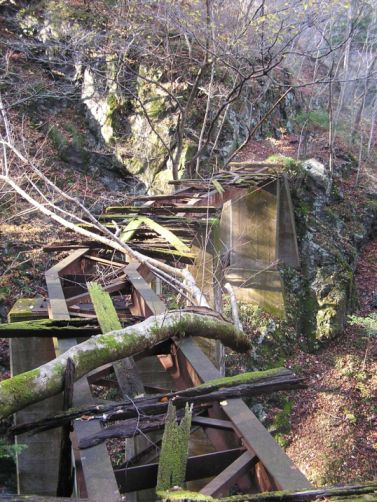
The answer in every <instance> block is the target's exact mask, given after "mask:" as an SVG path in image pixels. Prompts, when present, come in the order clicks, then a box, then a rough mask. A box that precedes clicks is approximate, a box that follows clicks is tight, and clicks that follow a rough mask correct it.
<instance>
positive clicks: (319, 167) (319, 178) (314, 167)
mask: <svg viewBox="0 0 377 502" xmlns="http://www.w3.org/2000/svg"><path fill="white" fill-rule="evenodd" d="M303 168H304V171H305V172H306V174H307V181H308V182H309V183H313V187H315V188H317V189H319V190H321V191H323V192H325V194H327V193H328V191H329V189H330V187H331V179H330V175H329V174H330V173H329V172H328V170H327V169H326V167H325V166H324V164H322V163H321V162H319V161H318V160H316V159H309V160H306V161H305V162H304V163H303Z"/></svg>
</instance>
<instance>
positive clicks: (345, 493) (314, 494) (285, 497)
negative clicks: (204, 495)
mask: <svg viewBox="0 0 377 502" xmlns="http://www.w3.org/2000/svg"><path fill="white" fill-rule="evenodd" d="M333 497H334V498H335V499H336V500H338V501H339V502H340V501H341V500H342V501H343V500H347V499H348V498H349V499H350V501H351V500H352V501H354V500H360V502H361V501H364V502H366V501H368V500H370V501H376V500H377V482H376V481H371V482H369V483H364V484H362V483H360V484H356V485H345V486H333V487H331V486H330V487H328V488H327V487H323V488H316V489H311V490H303V491H287V490H284V491H280V492H269V493H257V494H255V493H253V494H242V495H234V496H233V497H224V498H222V499H221V502H247V501H250V502H252V501H258V502H259V501H265V502H282V501H284V502H296V501H297V502H306V501H312V500H322V499H330V500H331V499H332V498H333Z"/></svg>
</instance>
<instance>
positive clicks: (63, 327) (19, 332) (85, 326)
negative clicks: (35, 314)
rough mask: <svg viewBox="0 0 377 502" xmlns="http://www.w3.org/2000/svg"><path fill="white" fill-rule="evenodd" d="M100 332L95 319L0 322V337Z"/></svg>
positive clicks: (51, 335) (93, 333) (79, 334)
mask: <svg viewBox="0 0 377 502" xmlns="http://www.w3.org/2000/svg"><path fill="white" fill-rule="evenodd" d="M98 333H100V328H99V326H98V322H97V320H96V319H70V320H64V319H61V320H54V319H35V320H31V321H17V322H12V323H9V324H0V337H2V338H16V337H28V336H35V337H39V338H44V337H47V338H51V337H60V338H72V337H76V336H77V337H81V336H91V335H95V334H98Z"/></svg>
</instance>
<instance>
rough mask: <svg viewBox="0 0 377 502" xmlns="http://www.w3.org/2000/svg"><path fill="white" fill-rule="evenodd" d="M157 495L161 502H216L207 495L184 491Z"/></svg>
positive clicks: (163, 492) (164, 492) (162, 492)
mask: <svg viewBox="0 0 377 502" xmlns="http://www.w3.org/2000/svg"><path fill="white" fill-rule="evenodd" d="M157 495H158V496H159V497H160V498H162V500H180V501H183V500H187V501H188V500H207V501H208V502H212V501H216V500H217V499H214V498H213V497H210V496H209V495H202V494H201V493H198V492H189V491H186V490H177V491H169V490H166V491H162V490H161V491H159V492H158V493H157Z"/></svg>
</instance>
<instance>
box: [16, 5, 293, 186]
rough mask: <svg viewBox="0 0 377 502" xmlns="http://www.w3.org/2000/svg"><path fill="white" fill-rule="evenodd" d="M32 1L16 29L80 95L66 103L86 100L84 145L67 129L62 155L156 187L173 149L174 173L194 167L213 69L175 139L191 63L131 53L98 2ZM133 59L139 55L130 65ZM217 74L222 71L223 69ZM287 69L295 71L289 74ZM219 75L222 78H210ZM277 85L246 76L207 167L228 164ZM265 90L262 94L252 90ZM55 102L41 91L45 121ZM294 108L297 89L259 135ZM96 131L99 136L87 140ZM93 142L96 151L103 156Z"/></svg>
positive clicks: (167, 171)
mask: <svg viewBox="0 0 377 502" xmlns="http://www.w3.org/2000/svg"><path fill="white" fill-rule="evenodd" d="M36 4H38V5H36V6H35V8H34V7H33V5H31V6H30V8H27V9H20V11H19V13H18V14H17V16H16V22H17V23H18V27H19V31H20V33H22V36H23V37H33V40H34V41H35V40H36V39H37V40H38V42H39V45H38V50H39V51H40V53H41V54H42V53H43V58H44V64H45V67H46V66H48V68H49V71H50V73H51V74H52V75H54V78H55V77H57V79H58V80H59V85H61V87H62V88H64V90H65V91H66V90H67V89H68V90H69V94H71V93H72V95H74V99H76V100H77V101H76V102H75V101H73V102H70V101H69V100H67V101H66V103H65V105H66V106H67V109H69V107H71V108H72V109H73V108H75V112H77V111H78V108H80V112H79V113H80V114H81V115H82V116H81V117H80V122H81V123H80V124H77V123H74V125H75V127H76V128H78V129H80V130H81V131H82V135H83V136H85V137H83V138H82V141H81V145H79V147H78V146H77V144H76V143H75V142H74V141H71V138H65V141H64V143H65V144H64V145H63V147H59V148H57V150H58V153H59V157H60V158H61V160H63V161H64V162H66V163H67V164H69V165H71V166H73V167H75V168H76V169H80V170H82V171H88V172H94V171H96V172H98V171H103V177H104V178H106V179H107V178H112V179H114V180H115V178H116V177H119V179H120V180H121V183H123V182H124V181H126V182H128V181H129V180H130V179H135V180H136V182H135V183H136V184H137V183H139V186H143V187H145V190H148V191H150V192H151V193H165V192H167V191H170V189H171V187H170V186H169V185H168V181H170V180H171V179H172V177H173V159H175V166H174V167H175V170H176V171H178V177H180V176H182V175H183V174H184V173H185V172H187V171H188V170H190V169H192V167H193V166H192V165H191V163H192V162H191V161H192V158H193V156H194V155H195V154H196V153H197V148H198V139H199V137H200V134H201V129H202V124H203V119H204V116H205V109H206V101H207V97H206V92H202V89H203V90H204V91H205V89H206V88H208V86H209V79H210V76H209V75H207V74H204V76H203V81H202V82H201V83H200V87H201V90H200V92H198V94H197V96H195V100H194V104H193V105H192V106H191V107H189V109H188V110H187V113H186V117H185V125H184V127H183V129H182V130H183V131H184V132H183V135H182V138H179V139H178V131H181V129H180V121H181V117H182V114H181V113H179V112H180V110H179V106H183V108H184V104H185V102H187V98H188V96H189V95H190V92H191V89H192V80H193V79H192V75H190V74H189V71H190V70H188V71H187V73H186V72H182V73H179V72H177V73H176V76H175V77H174V78H173V79H172V80H170V77H169V78H167V76H166V75H164V74H163V73H164V72H163V70H160V69H159V68H157V69H156V67H154V66H153V64H151V62H150V59H148V56H143V54H142V53H139V52H138V50H137V49H135V48H132V51H134V52H135V54H134V53H132V54H131V49H130V54H129V53H128V52H127V50H128V49H125V48H126V47H128V45H127V43H124V44H122V43H116V42H114V41H116V40H118V39H117V38H116V36H115V35H114V36H112V35H111V33H108V32H106V30H103V28H101V21H100V19H98V20H97V19H93V12H92V11H91V10H90V9H86V8H85V5H83V6H77V7H76V6H74V7H73V6H72V5H71V4H69V3H65V2H57V1H56V0H46V1H45V2H37V3H36ZM84 4H85V2H84ZM118 42H119V40H118ZM131 45H132V44H130V46H129V47H131ZM110 46H111V47H112V50H113V52H111V51H110V50H109V47H110ZM129 60H132V61H133V63H132V66H130V64H129ZM126 63H127V64H126ZM216 78H218V79H223V75H221V74H219V75H218V76H217V75H216V76H215V79H216ZM286 78H287V79H289V75H288V74H287V75H286ZM223 85H224V82H223V81H221V80H219V81H217V82H215V85H214V87H216V86H218V87H219V88H222V86H223ZM164 89H165V90H164ZM280 92H281V90H280V89H279V88H278V87H276V88H275V87H274V86H273V84H271V83H270V81H268V80H267V79H264V78H261V79H260V80H259V79H258V80H252V81H251V82H249V83H246V84H245V85H244V87H243V89H242V92H241V93H240V95H239V97H238V98H237V99H236V100H235V101H233V102H232V103H230V104H229V106H227V107H226V108H225V109H224V110H223V112H221V113H220V115H219V117H218V118H219V120H218V121H217V123H216V124H215V126H214V128H213V131H212V133H213V134H212V136H213V138H211V142H210V143H209V144H208V145H207V147H206V148H205V149H204V150H203V152H202V155H201V157H202V167H203V170H206V173H208V172H211V171H212V169H213V167H214V166H216V167H221V166H222V165H223V164H224V162H225V161H226V160H227V158H229V156H230V155H231V154H232V153H233V152H234V151H235V150H236V149H237V148H238V147H239V146H240V145H241V144H242V143H243V141H244V140H245V139H246V138H247V136H248V132H249V130H250V129H251V128H253V127H254V126H255V125H256V124H258V123H259V122H260V121H261V119H262V118H263V117H264V116H265V115H266V113H267V112H268V111H269V109H270V108H271V105H272V104H273V103H275V102H276V100H277V98H278V97H279V96H280ZM262 93H263V95H264V99H263V100H260V99H256V97H257V96H259V95H261V94H262ZM171 96H175V99H172V97H171ZM178 103H179V106H178ZM220 104H221V103H219V102H217V97H215V98H214V99H213V100H212V107H213V109H210V113H209V117H208V122H210V120H211V119H212V118H213V117H214V116H215V115H216V112H217V109H218V108H217V107H219V106H220ZM76 105H77V106H76ZM59 106H60V107H61V103H57V106H55V109H54V110H52V109H51V103H50V102H47V100H43V99H42V100H40V102H39V103H38V109H39V110H40V111H41V112H43V114H42V115H43V116H42V117H40V118H41V119H42V122H44V121H45V119H46V118H47V116H48V115H49V114H50V116H51V115H53V114H56V115H59ZM296 111H297V103H296V99H295V95H294V93H293V92H292V93H289V94H288V95H287V96H285V98H284V100H283V101H282V102H281V103H280V104H279V106H278V107H277V108H276V109H275V110H274V111H273V113H272V114H270V115H268V117H267V119H266V120H264V121H263V123H262V125H261V127H260V128H259V129H258V131H257V135H256V137H258V135H259V137H262V136H263V135H264V136H265V135H267V134H268V135H272V136H274V137H278V136H279V134H280V132H279V131H280V128H281V127H284V126H285V125H286V123H287V117H289V116H293V115H294V114H295V112H296ZM72 115H74V114H72ZM72 121H73V118H72ZM46 122H47V121H46ZM83 125H84V127H83ZM207 125H208V124H207ZM59 128H60V129H61V125H60V124H59V123H57V124H56V129H57V130H58V132H59V133H60V134H63V136H64V135H65V133H64V131H61V130H59ZM63 129H64V126H63ZM84 131H85V132H84ZM93 135H94V136H95V139H96V144H95V145H92V144H91V143H92V139H91V136H93ZM181 140H182V144H180V141H181ZM213 142H214V143H215V144H213ZM94 152H100V154H99V156H98V158H95V153H94ZM102 153H103V155H109V156H111V157H112V159H111V161H109V162H106V163H104V162H103V159H101V158H100V157H101V155H102ZM176 157H177V158H176ZM110 172H112V175H110V174H109V173H110ZM112 183H113V182H111V183H110V185H111V184H112Z"/></svg>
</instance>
